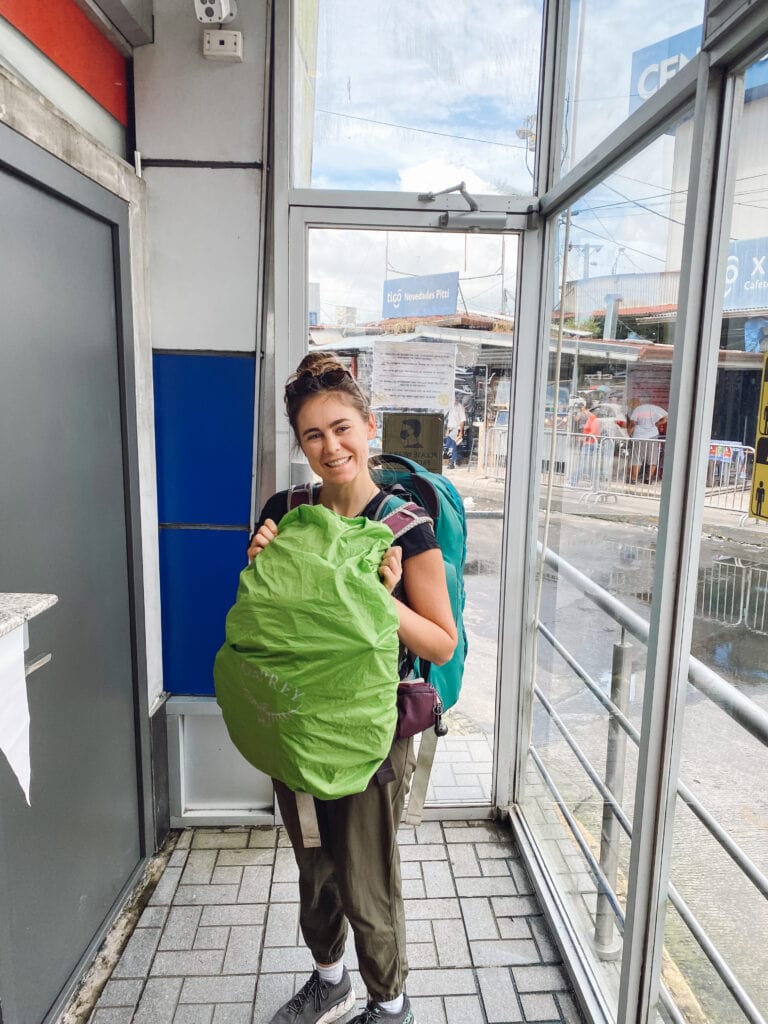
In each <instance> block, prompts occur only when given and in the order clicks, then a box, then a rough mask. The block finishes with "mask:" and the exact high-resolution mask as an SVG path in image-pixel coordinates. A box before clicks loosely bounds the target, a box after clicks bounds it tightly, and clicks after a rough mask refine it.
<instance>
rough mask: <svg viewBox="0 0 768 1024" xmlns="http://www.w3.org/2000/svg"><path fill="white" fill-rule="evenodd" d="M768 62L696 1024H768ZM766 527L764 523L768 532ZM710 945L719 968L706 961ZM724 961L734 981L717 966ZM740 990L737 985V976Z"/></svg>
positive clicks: (706, 664) (724, 447)
mask: <svg viewBox="0 0 768 1024" xmlns="http://www.w3.org/2000/svg"><path fill="white" fill-rule="evenodd" d="M766 70H768V60H766V59H763V60H762V61H758V62H757V63H756V64H755V65H753V66H752V67H751V68H749V69H748V70H747V73H746V80H745V87H746V92H745V103H744V109H743V115H742V121H741V125H740V129H739V135H738V149H737V153H736V175H735V185H734V195H733V213H732V216H731V221H730V225H729V227H728V228H727V229H726V233H727V234H728V235H729V237H730V244H729V252H728V256H727V263H726V267H725V290H724V296H723V317H722V322H721V325H720V331H719V339H714V340H713V343H714V344H717V343H718V340H719V345H720V353H719V359H718V370H717V386H716V391H715V408H714V414H713V420H712V428H711V433H710V437H711V438H712V445H711V447H710V452H709V459H708V464H707V473H706V478H705V481H704V485H705V491H704V514H703V532H702V535H701V539H700V543H699V564H698V582H697V590H696V611H695V618H694V623H693V638H692V643H691V656H692V657H691V667H690V671H689V675H688V686H687V688H686V693H685V712H684V719H683V737H682V757H681V764H680V777H679V781H678V798H677V803H676V807H675V823H674V837H673V850H672V862H671V869H670V891H669V899H668V902H667V914H666V925H665V933H664V944H665V948H666V951H667V954H668V957H669V960H670V962H671V963H673V964H674V965H675V968H676V971H677V975H678V979H679V984H680V986H681V988H684V989H685V990H686V991H687V992H688V993H689V995H688V998H687V999H686V1001H685V1003H684V1004H681V1006H680V1010H681V1013H682V1018H683V1019H684V1020H685V1021H686V1022H694V1021H700V1020H706V1021H708V1022H710V1024H740V1022H742V1021H747V1020H755V1019H757V1017H756V1016H750V1015H749V1014H750V1012H751V1011H750V1003H751V1004H752V1006H753V1007H754V1008H755V1013H756V1014H757V1015H762V1017H768V954H767V953H766V944H765V942H764V940H763V938H762V937H763V936H765V935H768V789H767V788H766V784H765V783H766V779H768V750H767V747H768V673H766V659H765V655H766V650H767V649H768V557H766V548H765V522H764V520H765V518H766V517H768V503H766V502H765V500H764V491H765V487H766V486H768V375H767V374H766V372H765V365H766V364H765V358H766V356H765V352H766V350H767V349H768V342H767V341H766V338H767V337H768V331H766V328H768V289H767V288H766V283H767V282H768V267H766V263H767V262H768V260H766V257H768V153H766V149H765V145H764V142H763V140H764V139H765V136H766V131H768V100H766V98H765V86H764V83H765V82H766V81H768V75H766ZM758 517H761V518H762V520H763V521H762V522H761V521H760V519H759V518H758ZM707 942H708V943H709V944H711V947H712V949H713V950H714V951H715V953H716V955H715V956H712V955H710V956H708V955H707V954H705V952H704V949H703V947H705V946H706V944H707ZM718 958H719V960H720V961H721V964H722V965H723V966H722V967H721V968H720V969H718V967H717V966H716V965H715V963H713V959H714V960H717V959H718ZM726 970H729V971H731V972H732V973H733V979H732V980H731V981H729V982H726V980H725V972H726Z"/></svg>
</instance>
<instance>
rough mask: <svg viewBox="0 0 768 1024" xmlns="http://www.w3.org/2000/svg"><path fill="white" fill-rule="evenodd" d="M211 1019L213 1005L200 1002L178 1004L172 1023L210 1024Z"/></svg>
mask: <svg viewBox="0 0 768 1024" xmlns="http://www.w3.org/2000/svg"><path fill="white" fill-rule="evenodd" d="M212 1020H213V1006H211V1005H204V1004H201V1005H199V1006H195V1005H194V1004H192V1003H188V1004H187V1005H186V1006H179V1007H177V1009H176V1013H175V1015H174V1018H173V1024H211V1021H212Z"/></svg>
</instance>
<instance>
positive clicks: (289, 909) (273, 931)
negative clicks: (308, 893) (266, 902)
mask: <svg viewBox="0 0 768 1024" xmlns="http://www.w3.org/2000/svg"><path fill="white" fill-rule="evenodd" d="M298 941H299V905H298V903H279V904H274V903H273V904H272V905H271V906H270V907H269V914H268V916H267V926H266V928H265V930H264V945H265V946H284V945H285V944H286V943H287V942H288V943H294V944H295V943H297V942H298Z"/></svg>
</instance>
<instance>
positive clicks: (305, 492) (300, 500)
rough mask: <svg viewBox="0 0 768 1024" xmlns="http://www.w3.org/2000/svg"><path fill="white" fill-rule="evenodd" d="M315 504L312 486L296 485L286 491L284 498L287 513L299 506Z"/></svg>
mask: <svg viewBox="0 0 768 1024" xmlns="http://www.w3.org/2000/svg"><path fill="white" fill-rule="evenodd" d="M314 504H315V488H314V485H313V484H296V485H295V486H293V487H290V488H289V489H288V495H287V498H286V505H287V506H288V508H287V511H288V512H290V511H291V510H292V509H294V508H298V507H299V505H314Z"/></svg>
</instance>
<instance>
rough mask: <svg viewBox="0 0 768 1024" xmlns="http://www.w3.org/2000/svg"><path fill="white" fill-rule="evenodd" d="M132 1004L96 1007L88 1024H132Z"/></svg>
mask: <svg viewBox="0 0 768 1024" xmlns="http://www.w3.org/2000/svg"><path fill="white" fill-rule="evenodd" d="M132 1021H133V1007H132V1006H109V1007H107V1008H106V1009H101V1007H98V1008H97V1009H96V1012H95V1013H94V1015H93V1017H91V1019H90V1020H89V1022H88V1024H132Z"/></svg>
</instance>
